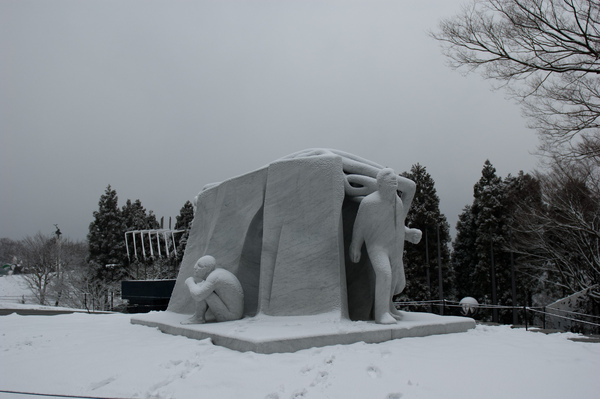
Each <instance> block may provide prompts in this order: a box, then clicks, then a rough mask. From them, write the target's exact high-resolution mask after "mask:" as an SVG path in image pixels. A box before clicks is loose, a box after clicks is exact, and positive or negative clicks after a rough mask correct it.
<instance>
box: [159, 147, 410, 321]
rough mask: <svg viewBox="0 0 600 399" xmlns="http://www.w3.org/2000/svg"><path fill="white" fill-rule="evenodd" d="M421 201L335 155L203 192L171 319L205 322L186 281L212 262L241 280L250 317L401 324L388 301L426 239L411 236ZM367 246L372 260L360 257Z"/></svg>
mask: <svg viewBox="0 0 600 399" xmlns="http://www.w3.org/2000/svg"><path fill="white" fill-rule="evenodd" d="M382 170H383V171H384V172H382V173H381V174H380V171H382ZM378 175H380V176H379V177H378ZM414 192H415V185H414V183H413V182H411V181H410V180H408V179H405V178H402V177H400V176H397V175H395V174H394V173H393V171H391V170H387V169H385V168H384V167H383V166H381V165H378V164H376V163H374V162H371V161H368V160H365V159H363V158H360V157H358V156H355V155H352V154H348V153H345V152H342V151H338V150H329V149H309V150H304V151H300V152H297V153H294V154H291V155H288V156H286V157H284V158H281V159H279V160H277V161H275V162H272V163H271V164H269V165H267V166H265V167H263V168H261V169H259V170H256V171H254V172H250V173H248V174H245V175H242V176H239V177H235V178H232V179H229V180H226V181H224V182H221V183H215V184H211V185H209V186H206V187H205V188H204V189H203V190H202V191H201V192H200V194H198V196H197V198H196V201H195V202H196V203H195V205H196V212H195V215H194V222H193V224H192V227H191V230H190V234H189V237H188V244H187V247H186V251H185V254H184V258H183V262H182V264H181V268H180V272H179V276H178V278H177V282H176V285H175V288H174V290H173V294H172V296H171V301H170V303H169V308H168V310H169V311H171V312H175V313H183V314H191V313H195V314H196V316H193V317H192V321H194V320H196V321H198V320H202V318H201V313H202V311H201V309H200V312H198V307H197V306H196V305H195V302H194V301H192V300H191V299H190V292H191V291H190V289H189V288H188V287H191V288H193V287H194V286H193V285H192V280H189V278H190V277H191V276H192V274H193V271H194V265H195V262H196V260H198V259H199V258H201V257H203V256H205V255H207V254H210V255H212V256H214V257H215V258H216V259H218V261H219V268H221V269H223V270H224V271H228V272H230V273H231V275H233V276H235V277H236V278H237V279H238V280H239V282H240V285H241V287H242V288H243V294H244V301H243V302H244V310H243V314H244V315H245V316H255V315H258V314H265V315H269V316H305V315H307V316H308V315H317V314H325V313H327V314H337V315H338V316H339V318H341V319H350V320H373V319H375V321H376V322H377V323H384V324H387V323H393V322H396V320H397V319H399V318H400V316H399V313H398V312H397V311H396V310H395V308H394V307H393V305H392V304H391V296H392V294H394V293H399V292H401V291H402V289H403V288H404V284H405V277H404V268H403V264H402V252H403V245H404V240H408V241H410V242H418V241H419V239H420V231H418V230H415V229H408V228H406V227H405V226H404V221H405V218H406V214H407V212H408V209H409V207H410V204H411V201H412V198H413V196H414ZM377 209H380V210H381V213H380V214H379V213H378V211H377ZM355 220H356V223H355ZM351 242H352V245H351ZM363 242H364V243H365V246H364V247H365V248H366V252H367V254H368V256H361V247H362V246H363V245H362V244H363ZM218 270H219V269H216V270H215V272H216V271H218ZM194 284H198V282H196V281H195V280H194ZM382 298H383V299H382ZM383 302H385V305H383ZM208 307H210V304H208ZM198 315H200V316H198ZM194 317H196V319H194Z"/></svg>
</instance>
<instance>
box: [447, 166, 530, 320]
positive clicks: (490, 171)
mask: <svg viewBox="0 0 600 399" xmlns="http://www.w3.org/2000/svg"><path fill="white" fill-rule="evenodd" d="M535 186H536V182H535V179H533V178H532V177H531V176H529V175H525V174H523V172H520V173H519V174H518V175H517V176H514V177H513V176H511V175H509V176H508V177H507V178H506V179H505V180H502V178H501V177H499V176H497V175H496V169H495V168H494V167H493V165H492V164H491V163H490V162H489V161H486V162H485V164H484V165H483V169H482V171H481V178H480V179H479V181H478V182H477V183H476V184H475V186H474V187H473V204H472V205H471V206H467V207H465V209H464V211H463V213H462V214H461V215H460V216H459V221H458V223H457V226H456V229H457V235H456V239H455V241H454V248H453V253H452V264H453V266H454V270H455V274H456V283H457V294H458V297H459V298H462V297H465V296H472V297H474V298H475V299H477V300H478V301H479V302H480V303H488V304H492V303H493V304H497V305H507V306H511V305H515V306H517V305H524V304H527V305H529V304H531V296H532V294H533V292H534V288H533V286H534V285H535V282H534V279H533V278H532V276H531V275H530V273H528V271H527V265H526V264H525V262H524V261H522V260H521V259H520V258H519V257H518V256H517V255H516V254H515V253H512V249H511V242H512V238H511V237H512V234H513V232H512V230H513V228H512V225H513V224H514V219H515V218H516V216H517V215H518V212H519V209H520V206H521V205H522V204H524V203H529V202H532V201H533V202H535V201H536V199H535V198H536V195H537V198H538V199H537V201H539V194H536V193H537V191H536V189H535ZM513 265H514V268H515V269H514V282H515V293H516V298H515V299H514V300H513V269H512V267H513ZM494 288H495V292H494ZM494 294H495V297H494ZM491 313H495V314H496V316H495V317H494V318H495V319H496V318H497V319H498V321H502V322H506V323H510V322H511V321H513V319H512V312H511V311H497V312H491Z"/></svg>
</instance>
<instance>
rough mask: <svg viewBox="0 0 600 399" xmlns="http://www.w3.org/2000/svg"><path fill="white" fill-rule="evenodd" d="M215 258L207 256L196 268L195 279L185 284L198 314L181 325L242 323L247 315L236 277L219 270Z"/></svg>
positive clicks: (197, 263) (188, 279)
mask: <svg viewBox="0 0 600 399" xmlns="http://www.w3.org/2000/svg"><path fill="white" fill-rule="evenodd" d="M216 266H217V264H216V261H215V258H213V257H212V256H210V255H205V256H203V257H201V258H200V259H198V261H197V262H196V264H195V265H194V276H193V277H188V278H187V279H186V280H185V284H186V285H187V287H188V289H189V291H190V294H191V296H192V298H193V299H194V301H195V302H196V311H195V313H194V315H193V316H192V317H190V318H189V319H188V320H186V321H184V322H181V324H203V323H206V322H207V321H218V322H220V321H232V320H239V319H241V318H242V316H243V315H244V291H243V289H242V285H241V284H240V282H239V280H238V279H237V277H235V276H234V275H233V273H231V272H230V271H228V270H225V269H222V268H217V267H216Z"/></svg>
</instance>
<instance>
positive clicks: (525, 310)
mask: <svg viewBox="0 0 600 399" xmlns="http://www.w3.org/2000/svg"><path fill="white" fill-rule="evenodd" d="M523 314H524V315H525V331H529V323H528V321H527V307H526V306H525V305H523Z"/></svg>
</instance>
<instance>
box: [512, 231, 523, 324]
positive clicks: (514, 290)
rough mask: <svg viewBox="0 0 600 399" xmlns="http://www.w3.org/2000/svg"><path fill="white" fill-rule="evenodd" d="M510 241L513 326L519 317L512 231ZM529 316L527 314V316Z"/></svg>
mask: <svg viewBox="0 0 600 399" xmlns="http://www.w3.org/2000/svg"><path fill="white" fill-rule="evenodd" d="M508 239H509V242H510V279H511V284H512V305H513V310H512V314H513V325H516V324H517V323H518V322H519V318H518V315H517V308H516V306H517V281H516V279H515V258H514V254H513V240H512V229H510V230H508ZM525 316H527V314H525Z"/></svg>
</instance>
